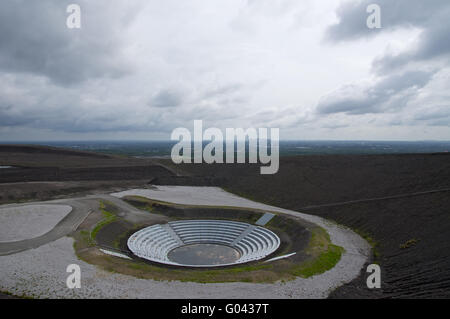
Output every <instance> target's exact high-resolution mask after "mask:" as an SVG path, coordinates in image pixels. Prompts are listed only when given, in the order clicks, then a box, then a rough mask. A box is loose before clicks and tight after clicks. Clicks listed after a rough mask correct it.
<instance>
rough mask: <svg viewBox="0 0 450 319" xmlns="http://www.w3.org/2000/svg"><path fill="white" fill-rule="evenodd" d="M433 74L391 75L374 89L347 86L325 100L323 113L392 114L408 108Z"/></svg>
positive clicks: (322, 107) (319, 108)
mask: <svg viewBox="0 0 450 319" xmlns="http://www.w3.org/2000/svg"><path fill="white" fill-rule="evenodd" d="M432 74H433V73H431V72H421V71H410V72H405V73H403V74H400V75H398V74H395V75H390V76H387V77H385V78H383V79H382V80H380V81H379V82H378V83H376V84H375V85H373V86H369V87H361V86H355V85H352V86H346V87H343V88H340V89H339V90H337V91H336V92H334V93H332V94H330V95H328V96H326V97H324V98H322V99H321V101H320V102H319V104H318V106H317V111H318V113H320V114H330V113H347V114H365V113H380V112H391V111H393V110H398V109H401V108H403V107H405V106H406V105H407V103H408V101H409V100H410V99H411V97H412V96H415V95H416V94H417V89H419V88H422V87H424V86H425V85H426V84H427V83H428V82H429V81H430V79H431V77H432Z"/></svg>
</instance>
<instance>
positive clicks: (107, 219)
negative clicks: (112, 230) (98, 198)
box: [91, 202, 117, 239]
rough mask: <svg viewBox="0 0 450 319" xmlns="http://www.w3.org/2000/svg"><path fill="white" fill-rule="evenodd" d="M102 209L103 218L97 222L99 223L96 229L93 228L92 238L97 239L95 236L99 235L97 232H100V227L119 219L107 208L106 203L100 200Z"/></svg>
mask: <svg viewBox="0 0 450 319" xmlns="http://www.w3.org/2000/svg"><path fill="white" fill-rule="evenodd" d="M100 210H101V212H102V214H103V219H102V220H101V221H100V222H99V223H97V225H95V227H94V229H93V230H92V232H91V238H92V239H95V237H97V233H98V232H99V230H100V229H102V228H103V227H105V226H106V225H108V224H110V223H112V222H114V221H116V220H117V216H116V215H114V214H113V213H110V212H109V211H107V210H106V205H105V203H104V202H100Z"/></svg>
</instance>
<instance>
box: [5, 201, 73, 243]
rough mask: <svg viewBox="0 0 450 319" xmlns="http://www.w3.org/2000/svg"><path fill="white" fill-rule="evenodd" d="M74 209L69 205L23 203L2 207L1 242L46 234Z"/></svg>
mask: <svg viewBox="0 0 450 319" xmlns="http://www.w3.org/2000/svg"><path fill="white" fill-rule="evenodd" d="M71 211H72V207H70V206H67V205H21V206H13V207H6V208H0V242H3V243H5V242H15V241H20V240H25V239H31V238H35V237H39V236H42V235H44V234H45V233H47V232H49V231H50V230H52V229H53V228H54V227H55V226H56V225H57V224H58V223H59V222H60V221H61V220H62V219H63V218H64V217H66V216H67V214H69V213H70V212H71Z"/></svg>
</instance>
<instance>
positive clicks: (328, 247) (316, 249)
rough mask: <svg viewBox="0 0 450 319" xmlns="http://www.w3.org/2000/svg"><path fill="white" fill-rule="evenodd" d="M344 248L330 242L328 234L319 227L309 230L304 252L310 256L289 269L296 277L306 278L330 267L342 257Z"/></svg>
mask: <svg viewBox="0 0 450 319" xmlns="http://www.w3.org/2000/svg"><path fill="white" fill-rule="evenodd" d="M344 251H345V250H344V248H342V247H340V246H336V245H334V244H332V243H331V240H330V235H329V234H328V233H327V232H326V231H325V230H324V229H323V228H320V227H317V228H315V229H313V230H312V232H311V239H310V241H309V244H308V248H307V249H306V252H307V253H308V254H309V255H310V256H311V257H312V258H311V259H310V260H307V261H305V262H303V263H301V264H299V265H295V266H294V267H292V269H291V274H292V275H293V276H296V277H303V278H308V277H311V276H315V275H319V274H322V273H324V272H326V271H328V270H330V269H332V268H333V267H334V266H336V264H337V263H338V262H339V260H340V259H341V257H342V254H343V253H344Z"/></svg>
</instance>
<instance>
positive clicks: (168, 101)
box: [150, 89, 183, 107]
mask: <svg viewBox="0 0 450 319" xmlns="http://www.w3.org/2000/svg"><path fill="white" fill-rule="evenodd" d="M182 100H183V99H182V94H181V93H180V92H176V91H174V90H168V89H164V90H161V91H159V92H158V93H157V94H156V95H155V96H154V97H153V98H152V100H151V102H150V106H154V107H176V106H179V105H181V103H182Z"/></svg>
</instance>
